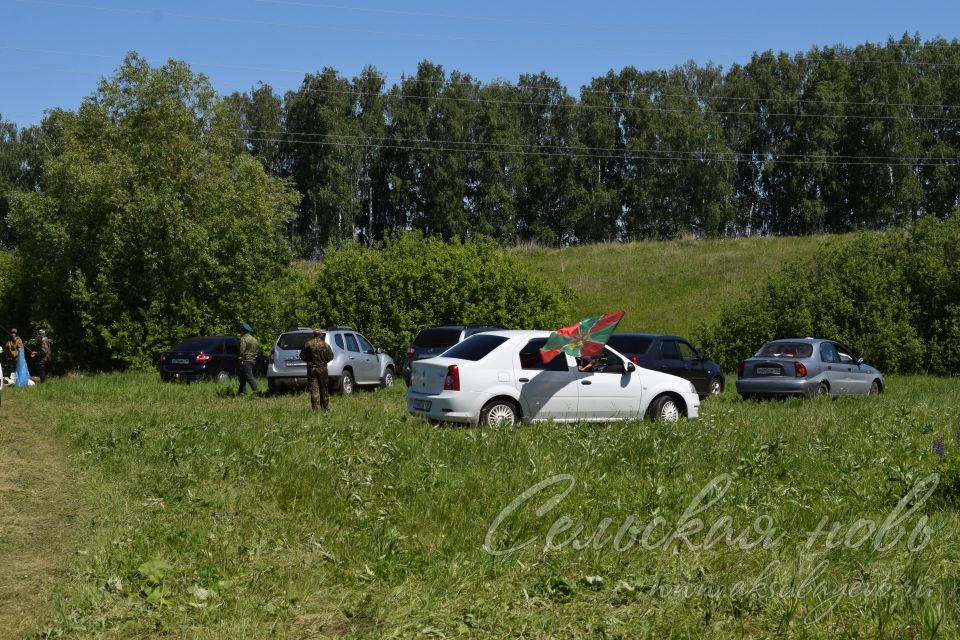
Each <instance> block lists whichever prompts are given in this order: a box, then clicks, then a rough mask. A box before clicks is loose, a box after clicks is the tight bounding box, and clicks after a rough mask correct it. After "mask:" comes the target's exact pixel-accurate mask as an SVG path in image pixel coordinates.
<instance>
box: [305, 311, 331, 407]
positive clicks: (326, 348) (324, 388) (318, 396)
mask: <svg viewBox="0 0 960 640" xmlns="http://www.w3.org/2000/svg"><path fill="white" fill-rule="evenodd" d="M325 337H326V334H325V332H324V331H323V329H314V330H313V337H312V338H310V339H309V340H307V343H306V344H305V345H303V349H301V350H300V359H301V360H303V361H304V362H305V363H306V364H307V382H308V384H309V385H310V406H311V407H312V408H313V410H314V411H317V410H318V409H323V410H324V411H330V388H329V386H328V385H329V381H328V379H327V364H328V363H329V362H330V361H331V360H333V349H331V348H330V345H328V344H327V342H326V340H325Z"/></svg>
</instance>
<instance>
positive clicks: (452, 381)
mask: <svg viewBox="0 0 960 640" xmlns="http://www.w3.org/2000/svg"><path fill="white" fill-rule="evenodd" d="M443 390H444V391H460V369H459V368H457V365H455V364H452V365H450V366H449V367H447V377H446V378H444V380H443Z"/></svg>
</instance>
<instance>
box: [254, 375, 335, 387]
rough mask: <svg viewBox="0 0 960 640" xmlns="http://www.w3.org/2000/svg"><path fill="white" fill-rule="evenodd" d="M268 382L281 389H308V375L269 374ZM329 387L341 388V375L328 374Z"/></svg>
mask: <svg viewBox="0 0 960 640" xmlns="http://www.w3.org/2000/svg"><path fill="white" fill-rule="evenodd" d="M267 384H268V385H270V386H271V387H274V388H281V389H306V388H307V376H306V374H304V375H302V376H271V375H268V376H267ZM327 387H328V388H329V389H331V390H333V389H339V388H340V376H331V375H328V376H327Z"/></svg>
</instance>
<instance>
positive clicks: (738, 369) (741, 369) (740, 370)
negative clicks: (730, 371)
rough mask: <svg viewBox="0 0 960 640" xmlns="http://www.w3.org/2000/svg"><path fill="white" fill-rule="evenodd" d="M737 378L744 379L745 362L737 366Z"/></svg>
mask: <svg viewBox="0 0 960 640" xmlns="http://www.w3.org/2000/svg"><path fill="white" fill-rule="evenodd" d="M737 377H738V378H742V377H743V360H741V361H740V364H738V365H737Z"/></svg>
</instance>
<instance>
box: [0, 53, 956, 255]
mask: <svg viewBox="0 0 960 640" xmlns="http://www.w3.org/2000/svg"><path fill="white" fill-rule="evenodd" d="M958 69H960V43H958V42H957V41H956V40H953V41H946V40H943V39H935V40H930V41H922V40H921V39H920V36H918V35H914V36H907V35H905V36H903V37H902V38H900V39H898V40H894V39H891V40H889V41H888V42H886V43H885V44H882V45H881V44H863V45H859V46H856V47H854V48H849V47H846V46H842V45H840V46H834V47H823V48H819V47H814V48H811V49H810V50H809V51H807V52H803V53H797V54H794V55H789V54H787V53H782V52H781V53H774V52H770V51H768V52H764V53H756V54H754V55H753V56H752V58H751V59H750V61H749V62H747V63H745V64H735V65H733V66H731V67H730V68H729V69H728V70H726V71H724V70H723V69H722V68H720V67H718V66H715V65H710V64H708V65H705V66H698V65H696V64H693V63H689V64H686V65H683V66H680V67H676V68H673V69H670V70H654V71H640V70H638V69H636V68H634V67H625V68H623V69H622V70H620V71H619V72H614V71H610V72H608V73H607V74H606V75H603V76H600V77H597V78H594V79H593V80H592V81H591V82H590V83H589V84H588V85H585V86H583V87H581V88H580V93H579V97H574V96H572V95H570V94H569V93H568V91H567V89H566V87H565V86H564V85H563V84H562V83H561V82H560V81H559V80H558V79H556V78H553V77H550V76H548V75H547V74H544V73H539V74H524V75H521V76H520V78H519V79H518V81H517V82H516V83H508V82H493V83H481V82H479V81H477V80H476V79H475V78H473V77H472V76H471V75H469V74H467V73H463V72H460V71H453V72H450V73H447V72H446V71H445V70H444V68H443V67H442V66H440V65H437V64H433V63H431V62H426V61H425V62H422V63H421V64H420V65H419V67H418V69H417V71H416V74H415V75H412V76H405V77H403V78H401V79H400V80H399V81H398V82H396V83H394V84H392V85H391V86H387V83H386V81H385V79H384V77H383V76H382V74H380V73H379V72H378V71H377V70H376V69H375V68H373V67H367V68H366V69H364V71H363V72H362V73H361V74H359V75H358V76H356V77H354V78H352V79H351V78H346V77H344V76H343V75H342V74H340V73H338V72H337V71H336V70H334V69H331V68H325V69H323V70H321V71H319V72H317V73H314V74H308V75H307V76H306V77H305V78H304V80H303V83H302V84H301V86H300V87H299V88H298V89H296V90H293V91H289V92H287V93H286V94H285V95H283V96H281V95H279V94H277V93H276V92H275V91H274V90H273V89H272V88H271V87H270V86H269V85H265V84H260V85H258V86H257V87H256V88H254V89H252V90H251V91H250V92H247V93H235V94H233V95H230V96H227V97H225V98H223V99H222V101H223V106H224V108H225V109H227V110H229V111H231V112H232V113H233V116H234V118H235V124H236V129H237V136H236V144H237V146H238V149H239V150H241V151H242V150H243V149H246V150H247V151H249V152H250V153H251V154H252V155H254V156H255V157H256V158H258V159H259V161H260V162H261V164H262V166H263V168H264V169H265V170H266V173H267V174H269V175H271V176H273V177H277V178H285V179H289V180H290V182H291V183H292V184H293V186H294V187H295V190H296V191H297V192H298V193H299V195H300V202H299V204H298V206H297V209H296V214H295V216H294V217H293V219H292V220H291V221H290V222H289V223H287V227H286V231H287V235H288V239H289V240H290V241H291V242H292V245H293V246H294V248H295V251H296V252H297V253H299V254H300V255H305V256H312V257H316V256H318V255H319V254H320V253H321V252H322V250H323V248H324V247H326V246H328V245H330V244H333V245H337V244H339V243H342V242H344V241H348V240H353V239H358V238H359V239H360V240H361V241H368V242H370V241H374V240H379V239H382V238H384V237H385V236H388V235H389V234H390V233H392V232H395V231H398V230H409V229H416V230H420V231H422V232H423V233H424V234H426V235H428V236H433V235H435V236H439V237H442V238H446V239H449V238H453V237H462V238H469V237H474V236H480V235H485V236H492V237H494V238H496V239H498V240H499V241H501V242H504V243H515V242H538V243H543V244H548V245H555V246H565V245H571V244H577V243H585V242H598V241H616V240H640V239H663V238H671V237H676V236H678V235H681V234H688V233H689V234H694V235H696V236H698V237H728V236H741V235H766V234H810V233H820V232H845V231H851V230H858V229H879V228H886V227H890V226H904V225H907V224H909V223H910V222H911V221H914V220H916V219H919V218H921V217H924V216H935V217H937V218H945V217H947V216H949V215H950V214H951V213H952V212H953V211H954V210H955V209H956V207H957V206H958V202H960V180H958V178H960V163H958V152H960V73H958ZM57 113H58V112H56V111H54V112H51V113H50V114H49V115H48V117H47V119H46V120H45V121H44V123H43V124H42V125H40V126H38V127H28V128H25V129H21V130H19V131H18V130H17V129H16V127H15V126H13V125H12V124H11V123H4V124H3V129H0V183H2V184H5V185H7V188H6V189H0V190H4V191H7V192H9V191H10V189H11V188H18V189H39V188H40V187H41V183H42V179H41V177H42V173H43V163H44V154H45V149H47V148H48V147H49V145H48V144H47V141H46V139H47V137H48V136H49V135H51V132H50V131H49V129H51V128H53V126H52V123H51V121H55V119H56V117H57ZM7 208H8V204H7V203H6V200H0V215H3V216H4V221H6V215H5V214H6V209H7ZM4 226H5V228H4V229H3V230H2V231H0V241H3V242H4V243H6V244H7V245H10V244H12V243H14V242H15V241H16V240H15V238H14V237H13V236H12V233H11V231H10V229H9V227H7V226H6V225H4Z"/></svg>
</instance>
